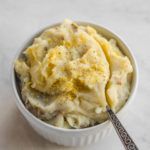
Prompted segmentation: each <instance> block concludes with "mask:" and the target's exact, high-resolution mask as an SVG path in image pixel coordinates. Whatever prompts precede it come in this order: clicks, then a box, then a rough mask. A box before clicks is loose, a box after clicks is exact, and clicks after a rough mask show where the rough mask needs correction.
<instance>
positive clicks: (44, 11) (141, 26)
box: [0, 0, 150, 150]
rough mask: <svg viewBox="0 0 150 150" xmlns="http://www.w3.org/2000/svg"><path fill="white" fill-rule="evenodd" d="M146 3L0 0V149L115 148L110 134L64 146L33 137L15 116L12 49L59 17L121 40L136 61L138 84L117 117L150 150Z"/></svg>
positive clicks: (149, 41) (149, 18)
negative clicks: (97, 26) (97, 27)
mask: <svg viewBox="0 0 150 150" xmlns="http://www.w3.org/2000/svg"><path fill="white" fill-rule="evenodd" d="M149 14H150V1H149V0H145V1H143V0H132V1H131V0H126V1H120V0H112V1H108V0H103V1H100V0H99V1H98V0H60V1H58V0H45V1H41V0H26V1H23V0H22V1H21V0H14V1H12V0H5V1H4V0H0V150H1V149H2V150H16V149H23V150H25V149H28V150H30V149H32V150H34V149H38V150H41V149H49V150H51V149H52V150H65V149H67V150H81V149H82V150H90V149H92V150H99V149H102V150H103V149H104V150H111V149H114V150H121V149H123V147H122V145H121V143H120V141H119V139H118V137H117V136H116V134H115V132H114V131H113V132H112V133H111V135H110V136H109V137H108V138H107V139H104V140H103V141H101V142H99V143H97V144H94V145H90V146H88V147H82V148H66V147H62V146H57V145H55V144H52V143H49V142H47V141H45V140H44V139H43V138H41V137H40V136H38V135H37V134H36V133H35V132H34V131H33V130H32V129H31V127H29V126H28V124H27V122H26V121H25V119H24V118H23V117H22V115H21V114H20V113H19V112H18V110H17V108H16V106H15V103H14V98H15V97H14V95H13V92H12V90H11V83H10V65H11V62H12V59H13V57H14V55H15V53H16V51H17V50H18V49H19V48H20V47H21V45H22V44H23V43H24V42H25V41H26V40H27V39H28V38H29V37H30V36H31V35H33V34H34V33H35V32H36V31H38V30H39V29H42V28H43V27H45V26H47V25H49V24H51V23H55V22H59V21H61V20H63V19H64V18H70V19H73V20H81V21H88V22H94V23H97V24H100V25H103V26H106V27H108V28H110V29H111V30H112V31H114V32H116V33H117V34H119V35H120V37H121V38H123V39H124V40H125V41H126V43H127V44H128V46H129V47H130V48H131V49H132V51H133V52H134V54H135V57H136V58H137V61H138V66H139V72H140V78H139V79H140V80H139V81H140V82H139V88H138V92H137V95H136V97H135V100H134V102H133V103H132V104H131V105H130V107H129V108H128V113H127V114H126V116H124V117H123V118H120V120H121V121H122V123H123V124H124V126H125V127H126V128H127V130H128V131H129V133H130V135H131V136H132V137H133V139H134V141H135V142H136V143H137V145H138V147H139V148H140V149H142V150H149V149H150V119H149V117H150V100H149V97H150V82H149V75H150V15H149Z"/></svg>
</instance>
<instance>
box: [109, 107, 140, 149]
mask: <svg viewBox="0 0 150 150" xmlns="http://www.w3.org/2000/svg"><path fill="white" fill-rule="evenodd" d="M106 110H107V113H108V116H109V119H110V120H111V122H112V124H113V126H114V128H115V130H116V132H117V134H118V136H119V138H120V140H121V142H122V144H123V145H124V148H125V150H138V148H137V146H136V145H135V143H134V142H133V140H132V139H131V137H130V136H129V134H128V133H127V131H126V130H125V128H124V127H123V125H122V124H121V122H120V121H119V119H118V118H117V116H116V115H115V113H114V112H113V111H112V109H111V108H110V107H109V106H108V105H107V106H106Z"/></svg>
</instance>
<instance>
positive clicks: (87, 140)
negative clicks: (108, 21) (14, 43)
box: [12, 22, 138, 146]
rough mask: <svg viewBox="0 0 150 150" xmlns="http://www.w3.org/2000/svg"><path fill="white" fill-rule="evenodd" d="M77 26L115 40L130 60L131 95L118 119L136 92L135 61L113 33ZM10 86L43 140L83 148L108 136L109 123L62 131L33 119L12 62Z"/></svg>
mask: <svg viewBox="0 0 150 150" xmlns="http://www.w3.org/2000/svg"><path fill="white" fill-rule="evenodd" d="M78 24H80V25H90V26H92V27H94V28H95V29H96V30H97V31H98V32H99V33H101V34H102V35H104V36H105V37H106V38H108V39H110V38H114V39H116V41H117V44H118V46H119V47H120V49H121V51H122V52H123V53H124V54H125V55H126V56H128V58H129V59H130V61H131V63H132V66H133V70H134V71H133V80H132V85H131V94H130V96H129V98H128V101H127V102H126V104H125V105H124V106H123V107H122V108H121V110H120V111H119V112H118V113H117V115H118V116H119V117H120V116H121V115H122V114H123V113H124V112H125V110H126V109H125V108H126V106H127V105H128V104H129V102H131V100H132V99H133V96H134V94H135V92H136V88H137V84H138V69H137V65H136V60H135V58H134V56H133V54H132V52H131V51H130V50H129V48H128V47H127V46H126V45H125V44H124V42H123V41H122V40H120V38H119V37H118V36H116V35H115V34H114V33H112V32H110V31H109V30H107V29H105V28H104V27H101V26H99V25H94V24H91V23H87V22H78ZM56 25H59V24H55V25H52V26H50V27H54V26H56ZM44 30H45V29H44ZM42 32H43V30H42V31H40V32H38V33H37V34H36V35H34V37H37V36H38V35H39V34H40V33H42ZM34 37H33V38H34ZM33 38H32V39H30V40H29V42H27V43H26V44H25V45H23V47H22V50H19V53H18V54H17V57H16V58H15V59H17V58H18V57H19V56H20V54H21V52H22V51H23V50H24V49H25V48H26V47H28V46H29V45H30V44H31V43H32V41H33ZM12 84H13V89H14V92H15V95H16V104H17V106H18V108H19V110H20V112H21V113H22V114H23V116H24V117H25V118H26V119H27V121H28V122H29V124H30V125H31V126H32V127H33V129H34V130H35V131H36V132H37V133H38V134H40V135H41V136H43V137H44V138H45V139H47V140H49V141H51V142H54V143H57V144H60V145H65V146H84V145H87V144H91V143H95V142H97V141H99V140H101V139H102V138H104V137H106V136H107V135H108V134H109V132H110V129H111V125H110V121H105V122H104V123H101V124H99V125H96V126H93V127H89V128H84V129H63V128H58V127H55V126H53V125H50V124H47V123H45V122H43V121H41V120H40V119H38V118H37V117H35V116H34V115H33V114H32V113H30V112H29V111H28V110H27V109H26V107H25V106H24V104H23V103H22V100H21V98H20V92H19V89H18V86H17V81H16V77H15V72H14V62H13V67H12Z"/></svg>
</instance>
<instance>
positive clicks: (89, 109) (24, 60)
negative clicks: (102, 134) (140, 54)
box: [15, 20, 133, 128]
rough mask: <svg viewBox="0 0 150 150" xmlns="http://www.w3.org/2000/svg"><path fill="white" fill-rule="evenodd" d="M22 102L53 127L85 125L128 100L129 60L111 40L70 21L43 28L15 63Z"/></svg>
mask: <svg viewBox="0 0 150 150" xmlns="http://www.w3.org/2000/svg"><path fill="white" fill-rule="evenodd" d="M15 71H16V73H17V76H18V77H19V79H20V85H21V86H20V87H21V94H22V99H23V102H24V104H25V106H26V107H27V108H28V109H29V110H30V111H31V112H32V113H33V114H34V115H36V116H37V117H38V118H40V119H41V120H43V121H45V122H47V123H50V124H52V125H54V126H57V127H62V128H85V127H89V126H93V125H95V124H98V123H101V122H103V121H104V120H106V118H107V115H106V112H105V106H106V105H107V103H108V104H109V105H110V107H111V108H112V109H113V110H114V111H115V112H117V111H118V110H119V109H120V108H121V107H122V106H123V105H124V104H125V102H126V100H127V98H128V96H129V93H130V86H131V84H130V83H131V77H132V76H131V75H132V72H133V69H132V65H131V63H130V60H129V59H128V57H127V56H124V54H123V53H122V52H121V51H120V49H119V47H117V44H116V41H115V40H114V39H109V40H108V39H106V38H105V37H103V36H102V35H101V34H99V33H97V31H96V30H95V29H94V28H92V27H90V26H80V25H77V24H76V23H75V22H72V21H70V20H65V21H64V22H63V23H62V24H61V25H59V26H57V27H53V28H49V29H46V30H45V31H44V32H43V33H42V34H41V35H40V36H39V37H37V38H35V39H34V42H33V44H32V45H31V46H29V47H28V48H27V49H26V50H25V51H24V52H23V53H22V55H21V57H20V58H18V60H16V62H15Z"/></svg>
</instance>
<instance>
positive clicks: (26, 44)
mask: <svg viewBox="0 0 150 150" xmlns="http://www.w3.org/2000/svg"><path fill="white" fill-rule="evenodd" d="M75 22H76V23H78V24H79V25H87V26H88V25H89V26H91V27H93V28H95V27H96V28H99V29H100V30H104V32H105V31H106V32H109V33H110V34H111V35H112V36H114V37H116V38H117V39H118V40H119V42H120V43H121V44H123V46H124V47H125V49H126V50H127V51H128V53H129V55H130V56H131V59H132V62H133V63H132V66H133V70H134V83H132V84H133V85H132V88H131V90H130V95H129V97H128V99H127V101H126V103H125V104H124V106H123V107H122V108H121V109H120V110H119V111H118V112H117V113H116V115H117V116H118V115H120V114H121V113H122V112H123V110H124V109H125V108H126V107H127V105H129V103H130V102H131V99H133V97H134V95H135V93H136V91H137V86H138V67H137V62H136V59H135V56H134V54H133V52H132V51H131V49H130V48H129V46H127V44H126V42H125V40H122V38H120V37H119V36H118V35H117V34H116V33H114V32H112V31H111V30H110V29H108V28H106V27H104V26H102V25H99V24H95V23H90V22H84V21H75ZM60 24H61V22H59V23H55V24H52V25H48V26H46V27H44V28H42V29H40V30H39V31H37V32H36V33H34V35H32V36H31V37H29V38H28V39H27V40H26V41H25V43H23V46H22V47H21V48H20V49H19V50H17V52H16V55H15V57H14V59H13V61H12V66H11V80H12V88H13V91H14V93H15V96H16V98H15V102H16V104H18V105H19V106H20V107H21V108H20V109H22V111H24V112H25V113H26V114H27V115H28V116H29V117H30V118H31V119H32V120H35V121H36V122H37V123H39V124H41V125H42V126H45V127H47V128H51V129H53V130H57V131H61V132H70V133H78V132H86V131H90V130H93V129H96V128H99V127H101V126H104V125H105V124H107V123H108V122H110V121H109V120H106V121H104V122H102V123H100V124H97V125H94V126H90V127H87V128H81V129H66V128H61V127H56V126H53V125H51V124H48V123H46V122H44V121H42V120H40V119H39V118H38V117H36V116H34V115H33V114H32V113H31V112H30V111H29V110H28V109H27V108H26V107H25V105H24V104H23V102H22V100H21V98H20V96H19V93H18V91H17V88H16V82H15V70H14V62H15V60H16V59H17V58H18V57H19V55H20V54H21V53H22V51H23V50H25V48H27V46H29V44H31V43H32V42H33V40H34V38H36V37H37V36H38V35H40V34H41V33H42V32H43V31H44V30H46V29H48V28H51V27H55V26H58V25H60ZM122 51H123V50H122ZM130 61H131V60H130ZM132 82H133V79H132ZM18 105H17V106H18ZM19 106H18V107H19Z"/></svg>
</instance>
